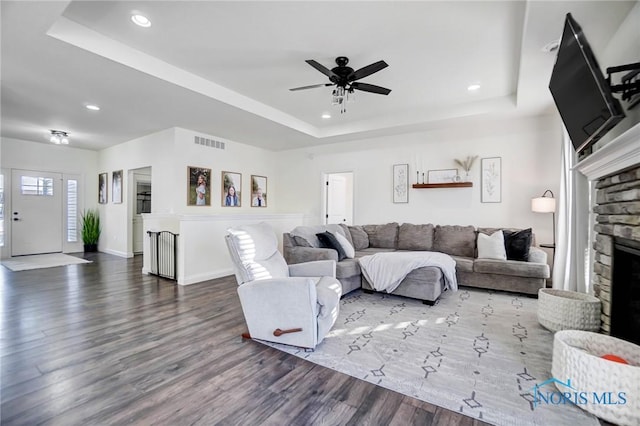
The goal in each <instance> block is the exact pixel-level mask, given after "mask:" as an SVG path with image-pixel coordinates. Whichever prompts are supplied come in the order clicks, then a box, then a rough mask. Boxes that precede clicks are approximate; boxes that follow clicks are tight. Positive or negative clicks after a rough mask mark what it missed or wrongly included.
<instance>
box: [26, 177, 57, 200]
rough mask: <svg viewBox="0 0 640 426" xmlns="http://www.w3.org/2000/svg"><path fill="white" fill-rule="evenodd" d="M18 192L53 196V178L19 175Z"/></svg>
mask: <svg viewBox="0 0 640 426" xmlns="http://www.w3.org/2000/svg"><path fill="white" fill-rule="evenodd" d="M20 193H21V194H22V195H42V196H47V197H52V196H53V179H52V178H46V177H34V176H21V178H20Z"/></svg>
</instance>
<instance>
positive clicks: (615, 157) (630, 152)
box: [574, 123, 640, 181]
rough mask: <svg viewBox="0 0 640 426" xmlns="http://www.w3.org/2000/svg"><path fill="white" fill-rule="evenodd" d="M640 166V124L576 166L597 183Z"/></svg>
mask: <svg viewBox="0 0 640 426" xmlns="http://www.w3.org/2000/svg"><path fill="white" fill-rule="evenodd" d="M638 164H640V123H638V124H636V125H634V126H633V127H631V128H630V129H629V130H627V131H626V132H624V133H623V134H621V135H620V136H618V137H617V138H615V139H613V140H612V141H611V142H609V143H608V144H606V145H605V146H603V147H602V148H600V149H599V150H597V151H596V152H594V153H593V154H591V155H589V156H588V157H587V158H585V159H584V160H582V161H580V162H579V163H578V164H576V165H575V167H574V170H578V171H579V172H581V173H582V174H583V175H585V176H586V177H587V178H588V179H589V180H591V181H595V180H599V179H602V178H604V177H606V176H609V175H612V174H615V173H618V172H621V171H623V170H625V169H627V168H629V167H632V166H635V165H638Z"/></svg>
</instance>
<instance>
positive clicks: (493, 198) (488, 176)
mask: <svg viewBox="0 0 640 426" xmlns="http://www.w3.org/2000/svg"><path fill="white" fill-rule="evenodd" d="M480 171H481V179H482V184H481V188H482V189H481V191H482V193H481V196H480V201H481V202H483V203H501V202H502V158H501V157H486V158H483V159H482V160H481V161H480Z"/></svg>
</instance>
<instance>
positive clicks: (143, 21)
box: [131, 14, 151, 28]
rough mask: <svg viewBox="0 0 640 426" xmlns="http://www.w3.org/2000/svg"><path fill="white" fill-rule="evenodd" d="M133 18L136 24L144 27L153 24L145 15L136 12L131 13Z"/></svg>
mask: <svg viewBox="0 0 640 426" xmlns="http://www.w3.org/2000/svg"><path fill="white" fill-rule="evenodd" d="M131 20H132V21H133V23H134V24H136V25H139V26H141V27H144V28H149V27H150V26H151V21H150V20H149V18H147V17H146V16H144V15H140V14H134V15H131Z"/></svg>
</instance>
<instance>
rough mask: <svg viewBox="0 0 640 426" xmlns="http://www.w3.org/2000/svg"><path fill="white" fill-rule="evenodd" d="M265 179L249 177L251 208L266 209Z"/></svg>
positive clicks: (262, 177)
mask: <svg viewBox="0 0 640 426" xmlns="http://www.w3.org/2000/svg"><path fill="white" fill-rule="evenodd" d="M267 200H268V198H267V178H266V177H265V176H256V175H251V207H267Z"/></svg>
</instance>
